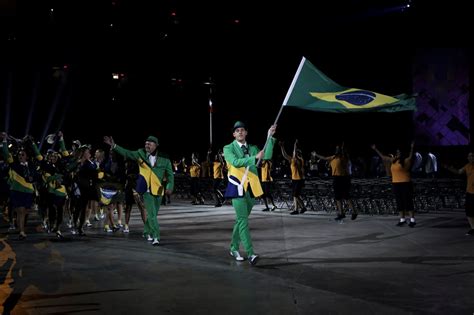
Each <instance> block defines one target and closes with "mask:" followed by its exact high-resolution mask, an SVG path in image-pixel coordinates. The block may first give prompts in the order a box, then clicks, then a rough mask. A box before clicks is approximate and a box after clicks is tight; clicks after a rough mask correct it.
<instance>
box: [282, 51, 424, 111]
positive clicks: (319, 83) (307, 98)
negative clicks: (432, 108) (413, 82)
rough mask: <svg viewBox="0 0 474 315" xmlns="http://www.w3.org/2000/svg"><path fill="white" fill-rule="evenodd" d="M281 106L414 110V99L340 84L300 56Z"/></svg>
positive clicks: (339, 109)
mask: <svg viewBox="0 0 474 315" xmlns="http://www.w3.org/2000/svg"><path fill="white" fill-rule="evenodd" d="M283 106H290V107H297V108H301V109H306V110H312V111H319V112H332V113H351V112H399V111H406V110H416V100H415V98H414V97H413V96H409V95H406V94H401V95H397V96H387V95H383V94H380V93H376V92H372V91H367V90H361V89H355V88H347V87H343V86H340V85H339V84H337V83H336V82H334V81H333V80H331V79H330V78H328V77H327V76H326V75H325V74H324V73H322V72H321V71H319V70H318V69H317V68H316V67H315V66H313V65H312V64H311V62H309V61H308V60H307V59H306V58H305V57H303V59H302V60H301V63H300V65H299V67H298V70H297V71H296V74H295V77H294V78H293V82H292V83H291V86H290V88H289V90H288V93H287V94H286V97H285V100H284V102H283Z"/></svg>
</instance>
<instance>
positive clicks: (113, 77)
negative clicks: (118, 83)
mask: <svg viewBox="0 0 474 315" xmlns="http://www.w3.org/2000/svg"><path fill="white" fill-rule="evenodd" d="M119 78H120V76H119V74H118V73H112V79H114V80H118V79H119Z"/></svg>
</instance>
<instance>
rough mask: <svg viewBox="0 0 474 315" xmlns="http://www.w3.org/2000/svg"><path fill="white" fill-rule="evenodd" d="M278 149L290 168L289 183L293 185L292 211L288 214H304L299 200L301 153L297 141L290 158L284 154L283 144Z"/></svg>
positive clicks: (303, 206) (303, 208)
mask: <svg viewBox="0 0 474 315" xmlns="http://www.w3.org/2000/svg"><path fill="white" fill-rule="evenodd" d="M280 148H281V153H282V154H283V157H284V158H285V159H286V160H288V161H289V162H290V168H291V182H292V185H293V206H292V207H291V208H293V209H294V210H293V211H292V212H290V214H299V213H304V212H306V207H305V205H304V203H303V199H302V198H301V190H302V189H303V186H304V160H303V152H302V151H301V150H300V149H298V139H296V140H295V144H294V146H293V156H292V157H290V156H289V155H288V154H287V153H286V151H285V147H284V143H283V142H280ZM299 209H301V210H299Z"/></svg>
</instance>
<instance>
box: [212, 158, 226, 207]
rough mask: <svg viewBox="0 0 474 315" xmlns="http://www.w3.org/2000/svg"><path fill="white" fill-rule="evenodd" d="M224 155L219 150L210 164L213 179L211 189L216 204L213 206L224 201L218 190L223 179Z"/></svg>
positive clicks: (217, 205) (220, 204)
mask: <svg viewBox="0 0 474 315" xmlns="http://www.w3.org/2000/svg"><path fill="white" fill-rule="evenodd" d="M224 167H225V163H224V157H223V153H222V151H221V150H219V151H218V152H217V154H216V156H215V157H214V163H213V164H212V170H213V172H212V177H213V179H214V181H213V186H214V187H213V189H214V194H215V196H216V204H215V205H214V207H220V206H222V204H223V203H224V202H225V198H224V195H223V194H222V191H221V190H220V188H221V183H222V180H223V179H224Z"/></svg>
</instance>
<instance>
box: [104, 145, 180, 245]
mask: <svg viewBox="0 0 474 315" xmlns="http://www.w3.org/2000/svg"><path fill="white" fill-rule="evenodd" d="M104 142H105V143H107V144H109V145H110V146H111V149H112V150H114V151H115V152H117V153H118V154H120V155H123V156H124V157H125V158H127V159H131V160H134V161H137V162H138V167H139V175H138V179H137V186H136V191H137V192H138V193H140V194H143V199H144V201H145V208H146V212H147V220H146V222H145V227H144V231H143V234H144V235H145V236H148V241H150V242H153V243H152V244H153V245H154V246H157V245H159V244H160V227H159V225H158V219H157V217H156V215H157V214H158V210H160V205H161V198H162V197H163V195H164V194H165V193H166V194H168V195H169V194H171V192H172V190H173V186H174V175H173V169H172V168H171V161H170V160H169V159H167V158H165V157H163V156H160V154H158V150H157V148H158V139H157V138H156V137H154V136H149V137H148V138H147V139H146V141H145V148H144V149H139V150H137V151H130V150H127V149H124V148H122V147H121V146H118V145H117V144H115V142H114V140H113V138H112V137H107V136H106V137H104ZM165 176H166V178H167V180H168V181H167V184H166V187H164V186H163V185H162V182H163V177H165Z"/></svg>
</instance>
